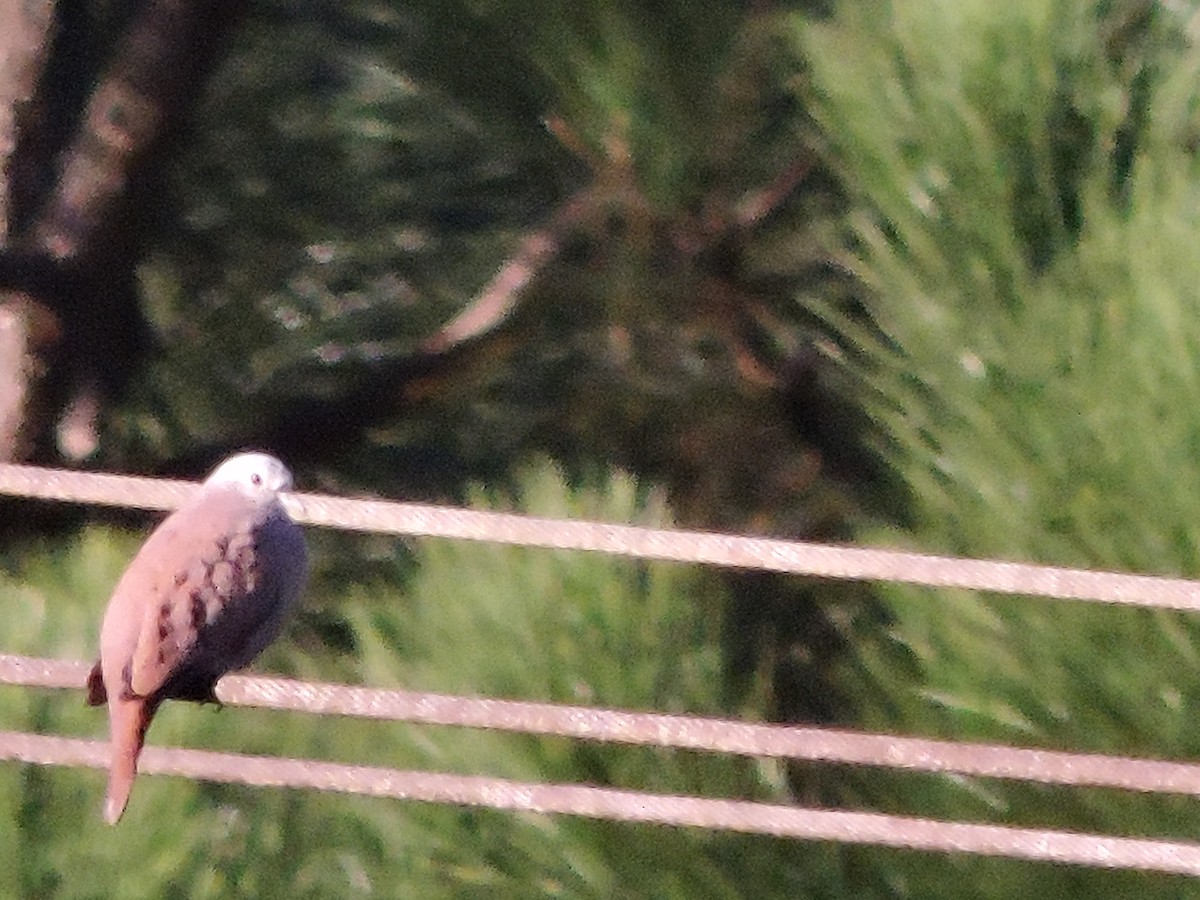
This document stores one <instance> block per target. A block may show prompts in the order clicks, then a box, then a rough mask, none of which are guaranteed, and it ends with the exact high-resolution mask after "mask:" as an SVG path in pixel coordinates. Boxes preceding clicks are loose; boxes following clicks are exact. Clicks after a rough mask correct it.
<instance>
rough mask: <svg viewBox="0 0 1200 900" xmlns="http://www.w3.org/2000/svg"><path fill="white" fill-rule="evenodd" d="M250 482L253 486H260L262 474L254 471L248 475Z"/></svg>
mask: <svg viewBox="0 0 1200 900" xmlns="http://www.w3.org/2000/svg"><path fill="white" fill-rule="evenodd" d="M250 483H251V484H252V485H254V486H255V487H262V476H261V475H259V474H258V473H257V472H255V473H254V474H253V475H251V476H250Z"/></svg>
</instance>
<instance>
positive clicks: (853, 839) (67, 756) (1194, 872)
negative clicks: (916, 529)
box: [0, 732, 1200, 877]
mask: <svg viewBox="0 0 1200 900" xmlns="http://www.w3.org/2000/svg"><path fill="white" fill-rule="evenodd" d="M0 759H10V760H20V761H22V762H26V763H33V764H38V765H57V766H86V767H91V768H104V767H105V766H106V765H107V746H106V745H105V744H102V743H100V742H97V741H89V740H82V739H79V738H63V737H51V736H46V735H35V734H25V733H21V732H0ZM139 770H140V771H141V772H143V773H145V774H148V775H175V776H183V777H186V778H195V779H202V780H205V781H221V782H229V783H237V784H246V785H253V786H256V787H285V788H307V789H310V790H320V791H336V792H339V793H345V794H359V795H364V796H370V797H387V798H392V799H397V800H416V801H421V802H425V803H443V804H452V805H456V806H472V807H487V808H490V809H498V810H508V811H520V812H532V813H544V814H559V815H572V816H582V817H585V818H591V819H608V820H613V821H618V822H640V823H647V824H654V825H672V826H681V827H692V828H707V829H721V830H725V831H736V832H742V833H746V834H762V835H772V836H775V837H783V838H794V839H801V840H810V841H819V840H824V841H843V842H847V843H853V844H868V845H876V846H885V847H896V848H904V849H909V850H925V851H936V852H941V853H974V854H980V855H983V856H998V857H1008V858H1014V859H1025V860H1036V861H1043V862H1054V863H1067V864H1074V865H1082V866H1093V867H1100V868H1108V869H1139V870H1143V871H1155V872H1167V873H1173V874H1179V875H1190V876H1193V877H1195V876H1200V845H1198V844H1190V843H1178V842H1172V841H1161V840H1153V839H1146V838H1128V837H1112V836H1108V835H1097V834H1080V833H1073V832H1064V831H1053V830H1046V829H1036V828H1015V827H1011V826H1005V825H981V824H975V823H967V822H945V821H938V820H933V819H920V818H912V817H907V816H892V815H883V814H880V813H863V812H850V811H843V810H829V809H810V808H805V807H798V806H780V805H776V804H767V803H755V802H751V801H747V800H725V799H714V798H708V797H690V796H675V795H667V794H652V793H645V792H641V791H627V790H617V789H613V788H601V787H591V786H587V785H572V784H544V783H529V782H520V781H510V780H508V779H504V778H488V777H482V776H478V775H451V774H442V773H436V772H419V771H408V770H401V769H387V768H381V767H376V766H352V765H346V764H342V763H330V762H323V761H318V760H310V759H284V758H279V757H269V756H267V757H264V756H245V755H240V754H232V753H217V752H213V751H207V750H191V749H184V748H175V747H171V748H168V747H147V748H146V750H145V751H144V752H143V754H142V758H141V762H140V764H139Z"/></svg>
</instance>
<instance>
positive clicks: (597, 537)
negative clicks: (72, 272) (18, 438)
mask: <svg viewBox="0 0 1200 900" xmlns="http://www.w3.org/2000/svg"><path fill="white" fill-rule="evenodd" d="M195 489H196V485H195V484H194V483H193V482H187V481H175V480H169V479H161V478H143V477H134V476H128V475H108V474H100V473H94V472H71V471H66V470H62V469H48V468H41V467H37V466H23V465H17V464H13V463H4V464H0V493H3V494H10V495H15V496H22V497H31V498H37V499H43V500H56V501H60V502H70V503H96V504H104V505H108V506H123V507H132V508H138V509H157V510H166V509H174V508H175V507H176V506H178V505H179V504H180V503H181V502H183V500H184V499H186V498H187V497H188V496H190V494H191V492H192V491H194V490H195ZM284 502H285V505H286V506H287V508H288V511H289V513H290V514H291V515H292V517H293V518H294V519H296V521H298V522H302V523H305V524H308V525H318V526H323V527H327V528H338V529H344V530H350V531H370V532H375V533H378V534H395V535H419V536H424V537H442V538H457V539H461V540H472V541H489V542H493V543H500V544H518V545H522V546H531V547H543V548H550V549H557V550H588V551H593V552H599V553H609V554H617V555H622V556H632V557H638V558H642V559H658V560H668V561H674V562H688V563H703V564H705V565H712V566H723V567H729V568H749V569H762V570H767V571H772V572H785V573H792V574H797V575H810V576H816V577H820V578H832V579H839V580H851V581H892V582H900V583H905V584H916V585H923V586H926V587H943V588H945V587H953V588H964V589H968V590H977V591H990V592H993V593H1002V594H1022V595H1024V596H1029V597H1044V598H1057V599H1067V600H1087V601H1094V602H1102V603H1115V604H1124V605H1131V606H1142V607H1151V608H1158V609H1175V610H1181V611H1188V612H1195V611H1200V581H1194V580H1190V579H1184V578H1165V577H1159V576H1153V575H1135V574H1128V573H1120V572H1103V571H1092V570H1088V569H1073V568H1062V567H1057V566H1042V565H1034V564H1030V563H1016V562H1003V561H994V560H979V559H966V558H956V557H946V556H933V555H929V554H923V553H907V552H901V551H895V550H881V549H871V548H859V547H843V546H835V545H831V544H816V543H807V542H803V541H790V540H779V539H774V538H761V537H745V536H739V535H729V534H718V533H714V532H703V531H682V530H681V531H676V530H667V529H657V528H643V527H639V526H635V525H618V524H612V523H604V522H588V521H578V520H568V519H547V518H541V517H536V516H524V515H516V514H512V513H496V512H482V511H477V510H467V509H456V508H452V507H444V506H431V505H427V504H420V503H399V502H394V501H387V500H361V499H351V498H345V497H335V496H330V495H326V494H302V493H293V494H287V495H285V497H284Z"/></svg>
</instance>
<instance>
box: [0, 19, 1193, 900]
mask: <svg viewBox="0 0 1200 900" xmlns="http://www.w3.org/2000/svg"><path fill="white" fill-rule="evenodd" d="M1198 40H1200V6H1198V5H1197V4H1195V3H1193V2H1190V0H1174V2H1167V0H1163V2H1152V0H1090V2H1080V0H1074V2H1067V0H1009V2H1006V3H995V2H983V0H952V2H943V0H894V2H888V0H879V2H874V3H871V4H864V3H854V2H833V0H830V2H792V3H784V2H771V0H739V2H735V0H711V2H708V3H705V4H702V5H700V4H694V3H685V2H682V0H657V2H647V0H641V2H634V0H579V2H575V3H571V4H561V3H551V2H544V0H524V2H521V3H516V2H509V0H489V2H481V0H475V2H460V0H409V2H406V3H400V2H392V0H348V2H343V3H327V2H326V3H322V2H317V0H258V2H255V3H252V4H229V3H223V2H220V0H190V2H184V0H59V2H54V0H27V2H22V3H17V2H15V0H10V2H6V3H3V4H2V5H0V161H2V163H3V168H2V170H0V182H2V184H3V188H4V190H3V191H0V458H3V459H5V460H10V461H30V462H38V463H43V464H53V465H64V466H69V467H79V468H86V469H98V470H105V471H121V472H134V473H146V474H162V475H172V476H184V477H198V476H201V475H203V474H204V473H205V472H206V471H207V470H208V469H209V468H210V467H211V466H212V465H213V464H215V463H216V462H217V461H218V460H220V459H221V458H222V457H224V456H225V455H227V454H228V453H230V452H232V451H235V450H239V449H244V448H249V447H254V448H263V449H267V450H271V451H273V452H275V453H277V454H278V455H279V456H281V457H282V458H283V459H284V460H285V461H286V462H287V463H288V464H289V465H290V466H291V467H292V468H293V469H294V470H295V472H296V474H297V482H298V486H299V487H300V488H301V489H303V490H314V491H328V492H337V493H344V494H349V495H374V496H384V497H394V498H403V499H412V500H426V501H438V502H451V503H455V504H468V505H471V506H475V507H478V508H485V509H505V510H508V509H512V510H522V511H529V512H532V513H537V514H540V515H552V516H571V517H589V518H599V519H607V520H612V521H620V522H634V523H642V524H649V525H657V526H672V525H675V526H680V527H688V528H706V529H720V530H727V531H735V532H740V533H753V534H769V535H777V536H786V537H796V538H803V539H816V540H824V541H844V542H854V543H857V544H864V545H874V546H893V547H900V548H913V549H920V550H924V551H930V552H938V553H952V554H963V555H970V556H996V557H1003V558H1010V559H1020V560H1030V561H1039V562H1047V563H1056V564H1063V565H1074V566H1087V567H1113V568H1120V569H1125V570H1133V571H1139V572H1147V573H1154V574H1164V575H1182V576H1189V577H1196V576H1200V557H1198V555H1197V546H1198V538H1200V529H1198V527H1197V524H1196V523H1197V511H1200V468H1198V466H1197V451H1198V450H1200V412H1198V411H1197V404H1196V402H1195V401H1196V398H1197V396H1200V371H1198V367H1197V363H1198V362H1200V316H1198V315H1197V312H1198V311H1200V257H1198V254H1197V247H1200V181H1198V180H1197V176H1198V174H1200V159H1198V156H1197V153H1198V148H1200V46H1198ZM151 521H152V520H151V519H150V518H147V517H145V516H141V515H133V514H129V513H117V512H112V511H99V510H82V509H76V508H60V507H51V506H47V505H35V504H29V503H18V502H14V501H10V500H4V501H3V502H2V503H0V595H2V596H3V597H4V598H5V600H4V611H5V614H4V624H3V626H2V627H0V652H7V653H25V654H33V655H46V656H55V657H61V658H69V659H83V658H90V657H91V656H92V655H93V654H94V652H95V647H96V637H97V632H98V628H99V621H100V616H101V614H102V610H103V608H104V605H105V603H106V601H107V598H108V593H109V591H110V590H111V588H112V585H113V584H114V582H115V581H116V579H117V577H118V576H119V574H120V573H121V571H122V570H123V568H124V566H125V565H126V563H127V562H128V560H129V559H130V557H131V556H132V554H133V553H134V551H135V550H136V548H137V546H138V545H139V543H140V541H141V540H142V539H143V538H144V535H145V534H146V531H147V529H148V528H149V526H150V524H151ZM309 540H310V546H311V548H312V551H313V556H314V575H313V579H312V583H311V585H310V588H309V590H308V593H307V595H306V597H305V600H304V602H303V609H302V611H301V612H300V614H299V615H298V616H297V617H296V619H295V620H294V621H293V622H292V624H291V626H290V627H289V629H288V631H287V633H286V634H285V636H284V638H283V639H281V640H280V641H279V642H278V643H277V644H276V645H275V646H274V647H272V648H271V649H270V650H269V651H268V653H267V654H266V655H265V657H264V658H263V660H262V661H261V662H260V663H259V664H258V665H257V668H259V669H260V670H264V671H273V672H281V673H286V674H289V675H294V676H297V677H304V678H319V679H324V680H336V681H346V682H351V683H361V684H366V685H371V686H379V687H403V688H408V689H413V690H431V691H446V692H462V693H467V694H472V695H481V696H493V697H511V698H520V699H530V700H547V701H562V702H571V703H586V704H596V705H602V706H613V707H628V708H635V709H645V710H661V711H670V712H688V713H696V714H707V715H722V716H738V717H743V718H746V719H752V720H770V721H787V722H811V723H819V724H837V725H842V726H853V727H858V728H866V729H873V730H885V731H894V732H898V733H905V734H913V735H923V736H930V737H947V738H955V739H969V740H986V741H997V742H1004V743H1012V744H1019V745H1027V746H1039V747H1047V748H1062V749H1073V750H1081V751H1097V752H1110V753H1121V754H1133V755H1147V756H1157V757H1169V758H1178V759H1194V758H1196V757H1197V756H1198V755H1200V728H1198V727H1197V726H1196V724H1195V721H1196V717H1197V715H1196V714H1197V711H1198V710H1200V659H1198V658H1197V657H1198V653H1197V637H1198V635H1197V630H1198V628H1197V622H1196V621H1195V620H1194V619H1189V618H1187V617H1186V616H1182V615H1178V614H1174V613H1166V612H1151V611H1143V610H1132V609H1117V608H1101V607H1096V606H1093V605H1091V604H1072V603H1063V602H1044V601H1037V602H1035V601H1029V600H1024V599H1021V598H1011V597H1010V598H995V597H987V596H979V595H974V594H969V593H965V592H954V591H936V592H935V591H930V590H926V589H917V588H908V587H899V586H883V587H869V586H862V585H848V584H842V585H839V584H830V583H820V582H812V581H807V580H805V579H800V578H784V577H780V576H775V575H766V574H745V573H742V574H730V573H717V572H712V571H703V570H699V569H692V568H688V567H681V566H667V565H658V564H646V563H635V562H632V561H629V560H622V559H607V558H601V557H595V556H587V555H578V554H576V555H564V554H554V553H551V552H547V551H534V550H520V549H514V548H501V547H493V546H485V545H466V544H457V543H450V542H443V541H432V540H430V541H413V542H403V541H398V540H395V539H391V538H386V539H385V538H378V537H371V536H365V535H348V534H337V533H332V532H324V531H322V532H318V531H315V530H314V531H311V532H310V534H309ZM0 727H3V728H5V729H26V730H33V731H40V732H45V733H56V734H60V733H61V734H76V735H83V736H92V737H100V736H102V735H104V734H105V733H106V731H105V729H106V725H105V720H104V715H103V712H102V711H97V710H90V709H87V708H85V707H84V705H83V698H82V694H80V695H79V696H74V695H71V694H69V693H67V692H39V691H34V690H28V689H18V688H12V687H2V688H0ZM150 742H151V743H157V744H187V745H192V746H204V747H214V748H222V749H229V750H235V751H239V752H247V753H271V754H283V755H289V756H313V757H321V758H326V759H334V760H341V761H348V762H363V763H373V764H380V765H388V766H398V767H427V768H430V769H434V770H437V771H453V772H464V773H480V774H490V775H498V776H505V777H514V778H521V779H527V780H555V781H570V782H587V783H592V784H600V785H612V786H617V787H627V788H635V789H647V790H655V791H664V792H705V793H707V794H709V795H713V796H728V797H744V798H753V799H762V800H769V801H773V802H791V801H799V802H804V803H809V804H822V805H828V806H833V807H838V808H846V809H868V810H878V811H884V812H898V813H904V814H912V815H920V816H932V817H939V818H948V817H954V818H959V819H965V820H970V821H986V822H995V823H1011V824H1029V825H1045V826H1052V827H1059V828H1067V829H1072V830H1092V829H1097V830H1106V831H1110V832H1112V833H1118V834H1128V835H1149V836H1166V837H1179V838H1189V839H1192V838H1194V835H1195V831H1196V829H1195V823H1196V815H1195V808H1194V802H1186V801H1185V800H1184V799H1182V798H1178V799H1171V798H1162V797H1156V798H1146V797H1139V796H1128V795H1124V794H1120V793H1118V792H1114V791H1107V790H1065V789H1057V788H1048V787H1043V786H1031V785H1020V784H1009V783H999V782H994V781H982V780H973V779H964V778H957V777H956V778H951V777H933V776H921V775H897V774H892V773H886V772H878V771H868V770H856V769H851V768H846V767H840V768H839V767H831V766H821V767H818V766H811V765H795V766H787V765H782V764H774V763H760V762H757V761H754V760H746V759H728V758H715V757H710V756H705V755H698V754H687V753H668V752H663V751H655V750H647V749H635V748H620V747H616V748H613V747H603V746H597V745H587V744H576V743H570V742H566V741H556V740H545V739H532V738H524V737H520V736H513V735H493V734H478V733H455V732H451V731H447V730H439V729H434V728H419V727H414V726H405V725H396V724H387V723H378V722H372V723H363V722H342V721H335V722H328V721H326V722H320V721H316V720H313V719H311V718H308V717H304V716H300V715H293V714H286V713H278V712H263V711H252V710H244V709H227V710H223V711H220V712H217V711H214V710H212V709H207V708H199V707H194V706H191V705H184V704H167V706H166V707H165V708H164V709H163V711H162V712H161V714H160V715H159V717H158V718H157V719H156V723H155V725H154V728H153V729H152V731H151V734H150ZM102 782H103V776H102V774H101V773H98V772H87V771H82V772H81V771H74V770H61V769H41V768H36V767H32V766H21V765H17V764H15V763H5V764H3V765H2V766H0V895H2V896H12V897H98V896H121V897H184V896H186V897H275V896H279V897H297V898H299V897H354V896H363V897H393V896H394V897H463V896H470V897H475V896H480V897H534V896H547V897H564V898H585V897H588V898H590V897H647V898H649V897H655V898H657V897H686V898H692V897H714V898H716V897H776V896H778V897H785V896H786V897H829V898H841V897H920V898H932V897H964V896H970V897H996V898H1000V897H1019V896H1054V897H1089V898H1090V897H1128V896H1130V895H1131V894H1133V893H1134V892H1135V891H1137V892H1140V894H1141V895H1142V896H1146V897H1150V896H1154V897H1160V896H1161V897H1181V896H1189V895H1192V894H1195V895H1200V890H1197V889H1196V888H1195V887H1194V886H1192V885H1191V884H1190V883H1187V882H1184V881H1181V880H1178V879H1174V878H1170V877H1167V876H1153V875H1139V874H1129V873H1123V874H1122V873H1107V872H1097V871H1089V870H1083V869H1075V868H1061V867H1053V866H1049V865H1041V864H1027V863H1019V862H1006V861H997V860H983V859H975V858H960V857H946V856H937V855H928V854H919V853H909V852H901V851H894V850H883V849H871V848H857V847H843V846H834V845H823V844H805V843H799V842H790V841H777V840H772V839H767V838H754V837H746V836H737V835H729V834H720V833H704V832H699V831H684V830H672V829H665V828H652V827H649V826H631V825H617V824H609V823H602V822H590V821H583V820H575V819H570V818H546V817H537V816H527V815H521V816H516V815H510V814H505V813H495V812H490V811H480V810H464V809H455V808H443V807H434V806H422V805H418V804H407V803H396V802H391V801H384V800H370V799H366V798H352V797H340V796H316V795H312V794H305V793H302V792H289V791H283V790H256V789H250V788H242V787H236V786H227V785H213V784H194V783H189V782H185V781H183V780H178V779H166V778H144V779H142V780H141V781H140V782H139V784H138V785H137V787H136V789H135V791H134V795H133V799H132V802H131V804H130V808H129V811H128V813H127V814H126V817H125V820H124V821H123V822H122V824H121V825H120V827H119V828H117V829H116V830H110V829H108V828H107V827H104V826H103V825H102V824H101V822H100V815H99V810H100V797H101V794H102V790H103V787H102Z"/></svg>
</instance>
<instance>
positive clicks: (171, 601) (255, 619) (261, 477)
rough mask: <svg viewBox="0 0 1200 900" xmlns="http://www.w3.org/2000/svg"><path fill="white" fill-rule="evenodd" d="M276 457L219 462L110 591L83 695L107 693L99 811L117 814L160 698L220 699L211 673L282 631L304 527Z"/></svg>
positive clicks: (297, 583) (297, 585)
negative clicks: (291, 512)
mask: <svg viewBox="0 0 1200 900" xmlns="http://www.w3.org/2000/svg"><path fill="white" fill-rule="evenodd" d="M291 486H292V476H291V474H290V473H289V472H288V470H287V469H286V468H285V467H284V465H283V463H281V462H279V460H277V459H275V458H274V457H271V456H267V455H266V454H262V453H244V454H240V455H238V456H233V457H231V458H229V459H228V460H226V461H225V462H224V463H222V464H221V465H220V466H218V467H217V469H216V470H215V471H214V472H213V473H212V475H210V476H209V477H208V480H206V481H205V482H204V484H203V485H202V486H201V488H200V490H199V491H198V492H197V493H196V494H195V496H193V497H192V498H191V499H190V500H189V501H188V502H187V503H186V504H184V505H183V506H181V507H180V508H179V509H178V510H176V511H175V512H174V513H173V514H172V515H170V516H169V517H168V518H167V519H165V520H164V521H163V523H162V524H161V525H159V527H158V528H156V529H155V530H154V532H153V533H152V534H151V535H150V537H149V538H147V540H146V543H145V544H143V545H142V548H141V550H139V551H138V553H137V555H136V556H135V557H134V559H133V561H132V562H131V563H130V564H129V568H128V569H126V570H125V574H124V575H123V576H121V580H120V581H119V582H117V586H116V588H115V590H114V591H113V595H112V599H111V600H110V601H109V604H108V609H107V611H106V612H105V614H104V623H103V625H102V626H101V630H100V659H99V660H98V661H97V663H96V665H95V666H94V667H93V669H92V672H91V675H90V676H89V677H88V703H90V704H92V705H99V704H102V703H105V702H107V703H108V711H109V723H110V732H111V742H112V743H111V754H112V762H111V766H110V769H109V782H108V794H107V796H106V798H105V806H104V818H105V820H106V821H108V822H109V823H110V824H115V823H116V821H117V820H118V819H119V818H120V817H121V813H122V812H123V811H124V809H125V805H126V803H127V802H128V800H129V792H130V790H131V789H132V788H133V780H134V777H135V776H136V774H137V760H138V756H139V755H140V753H141V750H142V744H143V742H144V740H145V736H146V729H147V728H148V727H149V725H150V720H151V719H152V718H153V717H154V713H155V711H156V710H157V709H158V706H159V704H161V703H162V701H163V700H171V699H174V700H195V701H200V702H208V701H215V700H216V697H215V695H214V694H213V688H214V685H215V684H216V682H217V679H218V678H220V677H221V676H222V675H224V674H225V673H226V672H228V671H230V670H232V669H239V668H241V667H243V666H245V665H247V664H248V663H249V662H250V661H251V660H252V659H254V657H256V656H257V655H258V654H259V653H260V652H261V651H262V650H263V648H265V647H266V646H267V644H269V643H270V642H271V641H272V640H274V638H275V637H276V635H278V634H279V631H280V629H281V628H282V626H283V622H284V618H285V616H286V615H287V612H288V610H289V609H290V608H291V607H292V605H293V603H294V602H295V600H296V598H297V596H298V595H299V593H300V590H301V588H302V587H303V584H304V578H305V574H306V570H307V564H306V555H305V550H304V536H303V534H302V532H301V530H300V527H299V526H298V525H296V524H295V523H294V522H293V521H292V520H291V519H290V518H289V517H288V515H287V513H286V512H285V511H284V509H283V507H282V505H280V503H279V492H280V491H286V490H289V489H291Z"/></svg>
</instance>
